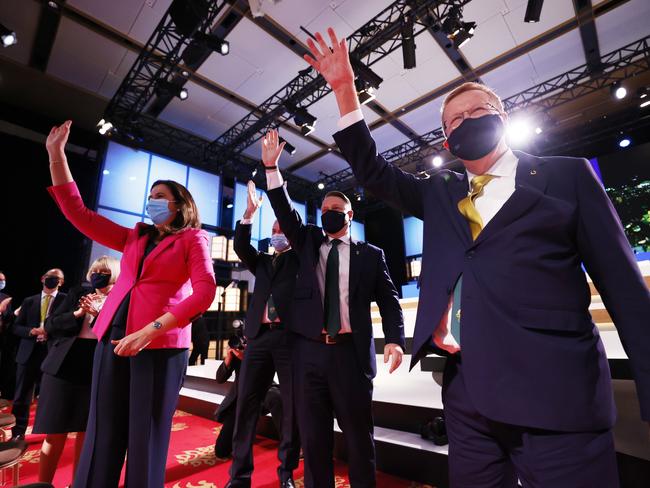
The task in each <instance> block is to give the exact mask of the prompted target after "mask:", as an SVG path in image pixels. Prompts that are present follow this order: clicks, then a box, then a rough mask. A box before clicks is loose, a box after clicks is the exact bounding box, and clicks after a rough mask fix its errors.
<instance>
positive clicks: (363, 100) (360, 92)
mask: <svg viewBox="0 0 650 488" xmlns="http://www.w3.org/2000/svg"><path fill="white" fill-rule="evenodd" d="M354 86H355V87H356V89H357V96H358V97H359V103H360V104H361V105H366V104H368V103H370V102H372V101H373V100H374V99H375V89H374V88H373V87H371V86H370V85H369V84H368V82H366V81H363V80H362V79H361V78H357V79H356V80H354Z"/></svg>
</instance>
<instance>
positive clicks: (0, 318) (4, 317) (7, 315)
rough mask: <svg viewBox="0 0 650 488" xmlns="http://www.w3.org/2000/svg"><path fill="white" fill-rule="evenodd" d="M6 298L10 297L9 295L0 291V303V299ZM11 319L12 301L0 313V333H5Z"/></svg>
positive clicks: (0, 300) (9, 326) (12, 316)
mask: <svg viewBox="0 0 650 488" xmlns="http://www.w3.org/2000/svg"><path fill="white" fill-rule="evenodd" d="M7 298H10V295H7V294H6V293H3V292H1V291H0V303H2V301H3V300H5V299H7ZM13 321H14V308H13V303H11V302H10V303H9V306H8V307H7V310H5V311H4V313H3V314H0V335H2V334H4V333H6V332H7V331H8V330H9V329H10V328H11V324H12V322H13Z"/></svg>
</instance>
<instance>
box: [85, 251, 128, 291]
mask: <svg viewBox="0 0 650 488" xmlns="http://www.w3.org/2000/svg"><path fill="white" fill-rule="evenodd" d="M100 271H110V272H111V279H110V280H109V281H108V284H109V285H113V284H114V283H115V282H116V281H117V277H118V276H120V262H119V260H117V259H115V258H114V257H112V256H100V257H98V258H97V259H95V260H94V261H93V262H92V264H91V265H90V268H88V273H86V280H88V281H90V275H92V274H93V273H99V272H100Z"/></svg>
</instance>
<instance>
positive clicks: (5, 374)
mask: <svg viewBox="0 0 650 488" xmlns="http://www.w3.org/2000/svg"><path fill="white" fill-rule="evenodd" d="M6 286H7V277H6V276H5V274H4V273H3V272H2V271H0V397H2V398H8V399H11V398H13V396H14V381H15V380H16V366H15V365H16V337H15V336H14V335H13V333H12V325H13V322H14V319H15V316H14V309H13V306H12V305H11V302H12V297H11V296H10V295H7V294H6V293H5V292H4V290H5V287H6ZM12 376H13V377H12Z"/></svg>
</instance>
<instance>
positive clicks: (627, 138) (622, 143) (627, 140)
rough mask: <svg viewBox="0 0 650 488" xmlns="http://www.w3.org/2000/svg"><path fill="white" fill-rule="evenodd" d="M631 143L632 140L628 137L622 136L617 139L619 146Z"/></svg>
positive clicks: (623, 146) (626, 145) (624, 146)
mask: <svg viewBox="0 0 650 488" xmlns="http://www.w3.org/2000/svg"><path fill="white" fill-rule="evenodd" d="M630 144H632V140H631V139H630V138H629V137H623V138H621V139H620V140H619V141H618V145H619V147H622V148H626V147H628V146H629V145H630Z"/></svg>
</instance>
